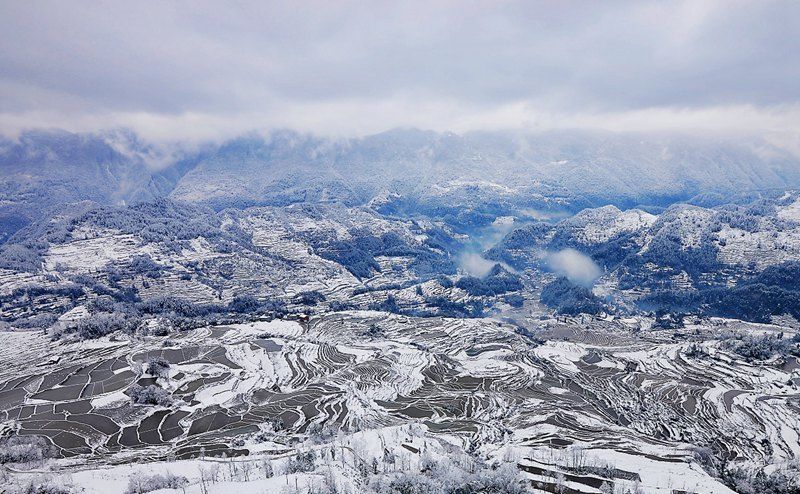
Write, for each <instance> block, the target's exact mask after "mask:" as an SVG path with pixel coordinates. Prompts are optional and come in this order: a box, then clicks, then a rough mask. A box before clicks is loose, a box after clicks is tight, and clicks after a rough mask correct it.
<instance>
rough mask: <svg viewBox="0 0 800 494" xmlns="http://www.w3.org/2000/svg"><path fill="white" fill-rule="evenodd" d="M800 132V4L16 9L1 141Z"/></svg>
mask: <svg viewBox="0 0 800 494" xmlns="http://www.w3.org/2000/svg"><path fill="white" fill-rule="evenodd" d="M119 126H126V127H131V128H133V129H135V130H137V131H139V132H141V133H143V134H144V135H145V136H146V137H150V138H154V139H158V138H164V139H173V138H199V139H205V138H218V137H226V136H229V135H232V134H235V133H239V132H242V131H245V130H249V129H270V128H276V127H290V128H295V129H297V130H304V131H312V132H316V133H324V134H339V135H342V134H343V135H350V134H364V133H372V132H379V131H382V130H386V129H388V128H393V127H398V126H415V127H421V128H430V129H435V130H454V131H457V132H463V131H468V130H475V129H500V128H524V129H531V130H537V129H550V128H563V127H579V128H603V129H610V130H676V129H678V130H693V129H697V130H708V131H719V132H734V131H746V132H772V133H785V134H791V135H798V134H800V2H798V1H786V2H770V1H760V0H759V1H750V0H748V1H741V2H739V1H733V0H730V1H720V2H715V1H703V0H691V1H686V2H670V1H659V2H647V1H636V2H607V1H597V2H596V1H585V2H577V1H576V2H570V1H565V0H561V1H555V0H554V1H552V2H530V1H520V2H513V1H509V2H504V1H485V2H480V1H478V2H456V1H452V2H451V1H437V0H425V1H421V2H414V1H411V2H407V1H403V2H398V1H387V2H380V1H364V2H348V1H344V0H335V1H330V0H328V1H322V2H301V1H295V0H292V1H286V2H281V3H270V2H264V1H260V2H203V1H191V2H178V1H157V2H146V1H145V2H142V1H136V2H129V1H124V2H123V1H120V2H96V1H87V2H82V1H75V0H71V1H35V0H33V1H14V0H0V131H2V132H4V133H14V132H17V131H19V129H21V128H26V127H61V128H66V129H69V130H94V129H101V128H110V127H119Z"/></svg>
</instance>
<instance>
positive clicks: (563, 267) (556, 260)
mask: <svg viewBox="0 0 800 494" xmlns="http://www.w3.org/2000/svg"><path fill="white" fill-rule="evenodd" d="M545 261H546V263H547V266H548V267H549V268H550V269H551V270H553V271H555V272H556V273H558V274H559V275H561V276H566V277H567V278H568V279H569V280H570V281H572V282H573V283H576V284H578V285H583V286H585V287H591V286H592V285H593V284H594V282H595V280H597V278H599V277H600V275H602V274H603V270H602V269H600V266H598V265H597V264H596V263H595V262H594V261H592V259H591V258H590V257H589V256H587V255H585V254H582V253H580V252H578V251H577V250H575V249H564V250H560V251H558V252H552V253H548V254H546V255H545Z"/></svg>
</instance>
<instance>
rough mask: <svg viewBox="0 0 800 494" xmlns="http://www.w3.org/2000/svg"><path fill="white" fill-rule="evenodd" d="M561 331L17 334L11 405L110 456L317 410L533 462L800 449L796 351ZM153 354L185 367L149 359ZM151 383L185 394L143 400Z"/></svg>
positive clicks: (319, 420) (229, 448)
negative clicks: (770, 355) (62, 338)
mask: <svg viewBox="0 0 800 494" xmlns="http://www.w3.org/2000/svg"><path fill="white" fill-rule="evenodd" d="M549 331H550V333H547V332H542V333H541V335H544V336H548V334H550V335H552V334H558V335H559V337H558V338H557V339H556V338H554V339H550V340H548V341H546V342H544V343H541V342H540V341H536V340H534V339H532V338H530V337H529V336H526V335H524V334H521V333H520V332H519V331H517V329H516V328H515V327H514V326H511V325H508V324H504V323H500V322H497V321H493V320H464V319H439V318H425V319H415V318H410V317H403V316H397V315H387V314H383V313H378V312H343V313H332V314H327V315H324V316H318V317H313V318H311V320H310V321H308V322H302V323H301V322H295V321H272V322H255V323H250V324H241V325H235V326H229V327H211V328H204V329H200V330H195V331H191V332H184V333H175V334H172V335H170V336H169V337H146V338H143V339H131V340H128V339H119V340H118V341H113V339H112V340H108V339H106V340H98V341H84V342H66V343H64V342H54V341H50V340H49V339H48V338H47V337H46V336H44V335H41V334H38V333H0V352H2V355H0V360H2V361H3V362H5V363H6V365H4V366H3V368H2V369H0V421H1V422H2V427H4V428H13V429H14V430H16V431H18V433H19V434H22V435H38V436H43V437H46V438H47V439H48V440H49V441H50V442H52V444H53V445H54V446H55V447H56V448H57V450H58V453H59V455H61V456H64V457H70V456H75V455H85V457H86V459H87V460H92V461H97V462H109V463H114V462H118V461H119V462H122V461H129V460H130V458H131V456H138V457H141V458H143V459H160V458H166V457H173V458H191V457H197V456H201V455H203V456H222V455H226V456H238V455H247V454H249V453H250V448H251V445H252V444H253V438H254V437H255V436H256V435H257V434H258V433H259V431H260V430H261V429H262V428H263V426H264V424H267V423H270V424H274V427H275V428H277V429H279V432H278V434H277V435H276V436H275V437H276V438H277V439H276V441H278V442H280V441H282V442H283V443H284V445H285V446H286V447H287V449H288V448H291V444H292V442H293V440H295V439H297V438H298V437H303V436H305V435H306V434H307V433H308V428H309V426H310V425H311V424H322V425H326V426H328V427H329V428H332V429H335V430H343V431H355V430H364V429H377V428H382V427H391V426H397V425H402V424H406V423H409V422H416V423H419V424H422V425H423V426H424V427H425V428H426V429H427V430H428V431H429V433H430V434H434V435H437V434H438V435H447V436H449V437H454V438H460V439H461V440H462V441H463V443H464V445H466V444H468V443H469V442H479V443H482V444H487V443H497V444H500V443H512V444H514V445H515V447H519V448H522V449H523V450H524V451H527V452H529V454H527V459H526V460H524V461H522V462H521V463H520V466H521V468H523V469H525V470H526V471H527V472H529V473H531V474H532V475H536V472H537V471H539V470H547V467H546V465H545V466H543V462H542V461H541V454H540V453H541V452H542V451H548V450H559V449H562V450H563V449H565V448H568V447H570V446H572V445H576V444H580V445H582V446H583V447H585V448H587V449H589V450H592V449H594V450H604V451H613V452H618V453H620V454H627V455H636V456H639V457H641V458H643V459H645V458H646V459H648V460H649V461H656V462H663V464H665V465H668V464H670V463H683V462H685V461H687V460H688V458H690V457H691V454H692V453H691V447H692V446H693V445H696V446H704V447H713V448H714V450H716V451H722V452H723V454H725V455H726V456H727V457H728V458H729V459H731V460H737V459H743V458H746V459H748V460H749V461H754V462H756V463H758V462H761V461H763V462H767V461H775V459H776V458H778V459H780V458H783V459H790V458H794V457H796V456H797V455H798V454H800V444H798V434H799V431H800V423H799V422H798V416H800V415H798V412H800V409H798V403H800V400H798V392H797V387H796V385H797V382H798V381H797V379H798V365H797V361H796V360H795V359H794V358H791V359H788V360H785V361H782V362H780V363H771V364H760V365H756V364H748V363H745V362H743V361H742V360H740V359H737V358H735V357H734V356H733V355H731V354H729V353H727V352H725V351H723V350H721V349H720V348H719V345H718V343H717V342H714V341H710V342H706V343H703V344H702V346H703V350H704V351H703V352H699V353H698V352H694V353H692V354H691V355H693V356H690V352H688V347H689V343H686V342H679V341H672V340H671V339H669V338H664V339H663V340H659V339H658V338H650V339H644V338H633V337H631V335H630V333H629V330H628V329H627V328H626V327H625V326H624V325H622V324H619V325H615V324H614V323H608V322H603V323H601V322H600V321H597V322H596V324H595V322H586V323H585V324H583V325H581V324H579V323H578V322H564V323H560V325H558V324H557V325H555V326H553V325H551V326H550V329H549ZM153 359H159V360H163V361H166V362H168V363H169V367H168V369H167V370H166V371H164V372H163V373H160V374H159V375H151V374H149V373H148V362H150V361H151V360H153ZM134 385H139V386H145V387H146V386H157V387H159V388H162V389H163V390H165V392H166V393H168V395H169V396H170V398H171V401H172V404H170V405H166V404H165V405H161V406H160V405H141V404H135V403H133V402H132V400H131V399H130V397H129V395H130V393H131V389H132V387H133V386H134ZM537 455H538V456H537ZM536 458H539V459H538V460H537V459H536ZM537 469H538V470H537ZM619 475H620V476H624V475H630V472H627V473H626V472H624V471H620V472H619Z"/></svg>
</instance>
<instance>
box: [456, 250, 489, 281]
mask: <svg viewBox="0 0 800 494" xmlns="http://www.w3.org/2000/svg"><path fill="white" fill-rule="evenodd" d="M495 264H497V261H489V260H487V259H484V258H483V257H482V256H481V255H480V254H476V253H474V252H467V253H464V254H461V255H460V256H459V258H458V265H459V267H460V268H461V269H462V270H463V271H464V272H466V273H467V274H469V275H471V276H477V277H478V278H483V277H484V276H486V275H487V274H489V271H491V270H492V268H493V267H494V265H495Z"/></svg>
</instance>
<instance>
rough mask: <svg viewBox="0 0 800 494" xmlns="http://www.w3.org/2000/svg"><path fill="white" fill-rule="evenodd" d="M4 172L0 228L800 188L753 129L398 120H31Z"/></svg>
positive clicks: (495, 208) (535, 206)
mask: <svg viewBox="0 0 800 494" xmlns="http://www.w3.org/2000/svg"><path fill="white" fill-rule="evenodd" d="M198 149H199V150H198ZM0 170H2V174H0V194H2V201H1V202H0V219H1V220H2V221H0V235H2V238H7V237H8V236H9V235H10V234H12V233H13V232H14V231H16V230H17V229H18V228H20V227H21V226H23V225H25V224H27V223H29V222H30V221H32V220H33V219H35V218H38V217H40V216H41V215H42V214H43V212H45V211H47V210H48V209H49V208H51V207H53V206H57V205H58V204H61V203H65V202H74V201H80V200H92V201H95V202H98V203H101V204H120V203H129V202H131V201H138V200H146V199H149V198H152V197H158V196H167V195H168V196H170V197H172V198H174V199H176V200H181V201H188V202H195V203H201V204H205V205H209V206H211V207H213V208H215V209H221V208H224V207H239V208H241V207H248V206H254V205H285V204H292V203H298V202H310V203H331V202H339V203H343V204H346V205H363V204H367V203H370V201H373V200H376V199H380V200H381V202H382V206H381V209H382V210H383V211H385V212H392V213H403V214H413V213H415V212H418V211H419V210H423V211H424V212H426V213H429V214H431V213H433V214H434V215H438V216H443V215H447V214H451V215H457V214H464V211H465V210H468V211H472V212H474V213H475V214H477V215H478V216H480V215H481V214H488V215H495V216H496V215H500V214H504V213H515V212H516V213H520V212H525V211H529V212H534V213H536V212H539V211H550V212H552V211H556V212H560V211H564V210H566V211H572V212H574V211H578V210H580V209H583V208H584V207H588V206H601V205H605V204H615V205H618V206H620V207H630V206H634V205H637V204H661V205H665V204H669V203H671V202H674V201H676V200H685V199H689V198H691V197H693V196H696V195H698V194H703V196H704V197H706V198H707V199H708V198H713V197H720V198H721V200H722V202H725V199H726V198H729V197H730V196H731V195H732V194H747V193H753V192H758V191H764V190H770V189H785V188H791V187H797V186H800V160H798V159H797V157H796V156H794V155H792V154H791V153H789V152H787V151H785V150H783V149H780V148H778V147H776V146H774V145H771V144H769V143H767V142H766V141H763V140H759V139H738V140H724V139H714V138H700V137H686V136H653V135H631V134H611V133H588V132H577V131H575V132H567V131H562V132H548V133H538V134H519V133H508V132H495V133H470V134H465V135H456V134H452V133H435V132H427V131H420V130H413V129H406V130H394V131H389V132H384V133H381V134H376V135H372V136H367V137H362V138H353V139H328V138H321V137H315V136H311V135H306V134H299V133H296V132H292V131H276V132H272V133H271V134H269V135H267V136H262V135H256V134H251V135H246V136H243V137H240V138H237V139H233V140H230V141H227V142H224V143H221V144H216V145H212V144H208V145H204V146H199V147H198V146H194V147H191V148H189V147H186V146H182V145H180V144H179V143H174V144H164V143H162V144H160V145H158V146H155V145H151V144H147V143H145V142H143V141H142V140H141V139H139V138H138V137H137V136H135V135H134V134H132V133H131V132H128V131H117V132H113V133H105V134H97V135H95V134H70V133H67V132H62V131H47V132H43V131H35V132H34V131H32V132H27V133H24V134H22V135H21V136H20V137H19V138H18V139H16V140H8V139H6V140H3V141H0ZM714 194H717V196H715V195H714ZM710 200H713V199H710ZM475 220H476V219H475V218H471V219H469V218H465V219H464V221H467V222H468V221H475Z"/></svg>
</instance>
